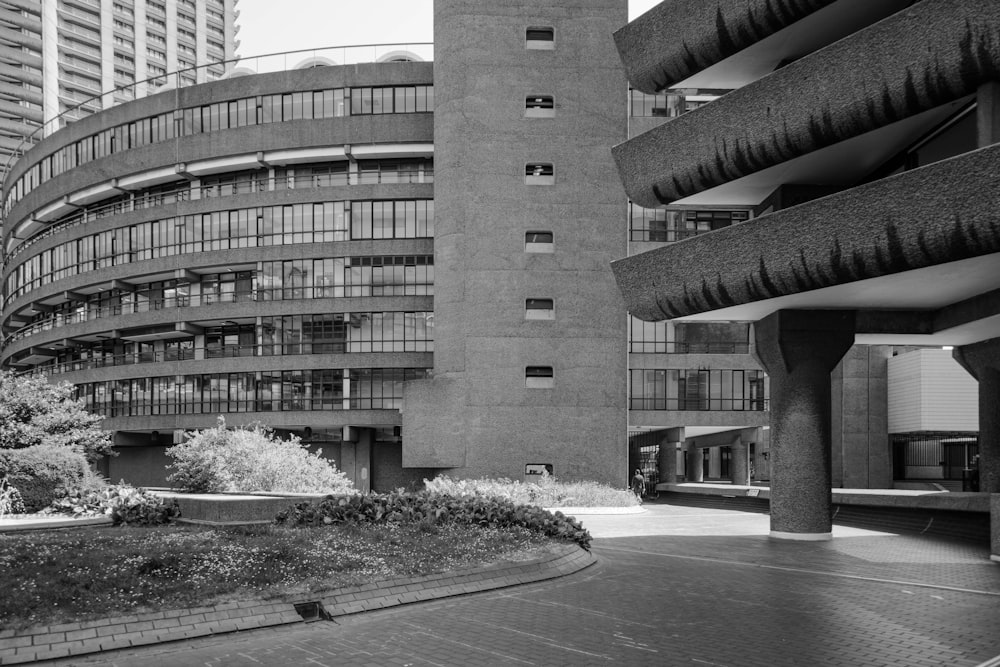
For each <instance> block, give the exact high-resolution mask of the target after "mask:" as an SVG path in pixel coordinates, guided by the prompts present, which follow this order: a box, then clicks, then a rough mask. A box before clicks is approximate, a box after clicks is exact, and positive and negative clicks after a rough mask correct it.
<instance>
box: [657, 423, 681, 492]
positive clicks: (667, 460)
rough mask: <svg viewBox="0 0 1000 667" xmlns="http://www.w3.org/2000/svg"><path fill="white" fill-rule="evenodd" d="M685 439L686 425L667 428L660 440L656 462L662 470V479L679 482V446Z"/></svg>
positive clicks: (671, 482)
mask: <svg viewBox="0 0 1000 667" xmlns="http://www.w3.org/2000/svg"><path fill="white" fill-rule="evenodd" d="M683 441H684V427H683V426H679V427H676V428H671V429H667V430H666V431H664V432H663V437H662V438H661V440H660V449H659V451H658V452H657V460H656V463H657V465H658V467H659V470H660V481H661V482H666V483H670V484H674V483H676V482H677V447H678V443H680V442H683Z"/></svg>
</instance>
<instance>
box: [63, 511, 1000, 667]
mask: <svg viewBox="0 0 1000 667" xmlns="http://www.w3.org/2000/svg"><path fill="white" fill-rule="evenodd" d="M644 509H645V510H646V511H645V512H643V513H641V514H633V515H625V516H622V515H618V516H594V515H588V516H581V517H580V518H581V520H582V521H583V523H584V525H585V526H587V528H588V529H589V530H590V531H591V533H592V534H593V535H594V537H595V540H594V543H593V553H594V554H595V555H596V557H597V562H596V563H595V564H594V565H593V566H591V567H587V568H585V569H583V570H580V571H578V572H576V573H575V574H570V575H568V576H564V577H561V578H558V579H552V580H547V581H543V582H537V583H531V584H527V585H523V586H515V587H513V588H504V589H498V590H493V591H488V592H483V593H476V594H472V595H461V596H457V597H450V598H445V599H439V600H435V601H432V602H425V603H420V604H411V605H405V606H399V607H395V608H392V609H386V610H382V611H373V612H368V613H363V614H354V615H350V616H343V617H340V618H336V619H333V620H331V621H317V622H315V623H298V624H295V625H289V626H283V627H278V628H273V629H263V630H255V631H252V632H239V633H233V634H228V635H222V636H216V637H210V638H202V639H194V640H190V641H184V642H174V643H171V644H163V645H159V646H151V647H146V648H139V649H129V650H120V651H113V652H109V653H104V654H100V655H95V656H92V657H85V658H82V659H72V660H65V661H59V662H58V663H56V664H60V665H68V664H73V665H81V664H88V665H91V664H93V665H122V666H128V665H135V664H142V665H143V667H161V666H174V665H194V664H197V665H208V666H211V667H216V666H224V665H225V666H228V665H233V666H235V665H241V666H242V665H247V664H253V665H312V666H322V665H330V666H331V667H332V666H334V665H337V666H340V665H346V666H348V667H352V666H355V665H358V666H360V665H413V666H414V667H422V666H426V665H469V664H476V663H478V664H481V665H545V666H549V665H614V664H623V665H625V664H627V665H629V666H630V667H631V666H633V665H658V666H659V665H668V666H670V665H690V666H692V667H694V666H698V667H704V666H705V665H728V666H730V667H756V666H761V667H765V666H766V667H780V666H784V665H788V666H795V667H798V666H800V665H864V666H866V667H867V666H878V665H916V666H921V665H923V666H927V667H931V666H940V665H957V666H968V667H986V665H991V666H995V665H1000V659H998V657H1000V634H998V632H997V627H998V625H997V623H998V619H1000V566H998V565H997V564H995V563H992V562H991V561H990V560H989V554H988V553H987V551H986V550H985V549H984V548H982V547H980V546H976V545H971V546H970V545H968V544H965V543H960V542H953V541H943V540H940V539H935V538H929V537H915V536H902V535H892V534H888V533H880V532H874V531H868V530H861V529H853V528H845V527H842V526H835V527H834V540H833V541H832V542H825V543H799V542H783V541H775V540H771V539H769V538H768V537H767V533H768V530H769V526H768V517H767V516H766V515H763V514H756V513H744V512H737V511H731V510H719V509H703V508H696V507H680V506H669V505H665V504H647V505H646V506H645V508H644Z"/></svg>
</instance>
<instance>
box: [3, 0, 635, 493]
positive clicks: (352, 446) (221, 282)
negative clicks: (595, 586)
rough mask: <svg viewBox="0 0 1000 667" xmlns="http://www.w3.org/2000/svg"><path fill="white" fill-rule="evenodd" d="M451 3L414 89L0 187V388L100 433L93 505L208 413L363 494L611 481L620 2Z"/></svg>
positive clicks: (330, 99) (617, 340)
mask: <svg viewBox="0 0 1000 667" xmlns="http://www.w3.org/2000/svg"><path fill="white" fill-rule="evenodd" d="M451 4H455V5H456V6H454V7H451V8H450V10H449V5H451ZM459 4H460V5H461V9H462V11H461V12H460V11H458V10H459V7H458V6H457V5H459ZM470 4H472V3H468V2H462V3H447V2H439V3H437V7H436V12H437V16H436V18H437V21H436V35H435V39H436V44H437V47H436V51H437V53H436V58H435V62H434V63H433V64H432V63H429V62H413V59H414V57H413V56H412V54H409V53H394V54H392V56H391V57H389V58H386V59H384V60H385V61H384V62H371V63H367V64H357V65H327V66H313V67H309V68H308V69H299V70H293V71H286V72H276V73H269V74H246V75H242V76H239V77H236V78H233V79H230V80H223V81H216V82H210V83H204V84H201V85H193V86H189V87H182V88H178V89H176V90H173V91H170V92H164V93H160V94H157V95H153V96H150V97H146V98H143V99H141V100H136V101H134V102H130V103H126V104H122V105H119V106H116V107H114V108H112V109H109V110H106V111H103V112H100V113H98V114H96V115H94V116H90V117H87V118H84V119H81V120H79V121H77V122H75V123H73V124H71V125H69V126H68V127H66V128H64V129H62V130H60V131H59V132H56V133H55V134H53V135H51V136H49V137H47V138H46V139H45V140H44V141H42V142H41V143H40V144H39V145H38V146H36V147H34V148H33V149H32V150H31V151H30V152H28V153H27V155H26V156H25V157H24V158H22V159H21V160H20V161H18V162H17V163H16V164H15V166H14V168H13V170H12V172H11V173H10V175H9V177H8V178H7V180H6V183H5V189H4V199H3V215H4V226H3V228H4V237H3V252H4V260H3V271H2V281H3V282H2V285H3V303H2V307H0V326H2V329H3V336H4V342H3V349H2V353H0V365H2V366H5V367H11V368H15V369H18V370H20V371H22V372H37V373H44V374H46V375H48V376H49V377H50V378H52V379H54V380H66V381H69V382H71V383H73V385H75V387H76V393H77V395H78V396H79V397H81V398H82V399H83V400H85V401H86V403H87V405H88V407H89V408H90V409H91V410H93V411H96V412H99V413H101V414H104V415H105V416H106V417H107V419H106V421H105V428H108V429H111V430H113V431H114V432H115V442H116V445H117V446H118V451H119V454H120V455H119V456H118V457H115V458H112V459H110V460H109V461H108V463H107V466H108V468H107V470H106V472H107V473H108V474H109V475H110V477H112V478H113V479H118V478H121V477H124V478H126V479H128V480H129V481H132V482H136V483H139V484H147V485H162V484H164V482H165V474H166V473H165V471H164V465H165V464H166V463H168V462H169V461H168V460H167V459H166V457H165V455H164V449H165V447H166V446H168V445H169V444H171V443H172V442H174V441H176V440H178V439H180V438H182V437H183V431H184V430H185V429H192V428H200V427H205V426H210V425H212V424H214V423H215V420H216V417H217V415H220V414H222V415H225V416H226V418H227V423H230V424H236V423H245V422H251V421H255V420H260V421H263V422H265V423H267V424H269V425H271V426H272V427H274V428H276V429H278V430H279V431H282V432H294V433H296V434H298V435H300V436H302V437H303V438H304V439H305V440H306V441H307V442H309V443H311V444H312V445H314V446H317V447H322V448H323V451H324V455H325V456H329V457H332V458H334V459H336V461H337V463H338V466H339V467H340V468H341V469H343V470H345V471H346V472H347V473H348V474H349V475H352V476H353V477H354V479H355V482H356V485H357V486H358V487H359V488H361V489H368V488H375V489H381V490H388V489H393V488H396V487H399V486H405V485H407V484H409V483H411V482H419V481H420V480H421V479H422V478H423V477H427V476H432V475H434V474H435V473H437V472H450V473H452V474H454V475H457V476H477V475H491V476H504V477H511V478H523V477H524V476H525V475H526V474H527V475H531V474H535V473H537V472H539V471H540V470H543V469H549V470H552V471H554V472H555V474H557V475H558V476H560V477H563V478H567V479H572V478H589V479H600V480H604V481H608V482H613V483H615V484H619V483H621V481H622V480H623V479H624V478H625V474H626V472H625V466H626V444H625V440H626V432H627V424H626V412H627V406H626V399H625V397H626V382H625V377H626V351H625V345H626V313H625V310H624V307H623V305H622V304H621V303H620V297H619V296H618V292H617V288H616V286H615V283H614V280H613V277H612V274H611V270H610V262H611V260H613V259H616V258H619V257H622V256H624V255H625V254H626V238H625V233H624V229H623V227H622V224H621V223H622V220H623V213H622V211H623V202H624V195H623V193H622V191H621V188H620V186H619V185H618V184H617V183H616V182H614V180H613V179H608V178H606V175H607V174H609V173H611V170H612V169H613V162H612V159H611V156H610V153H609V151H608V147H609V146H611V145H612V144H614V143H618V142H620V141H622V140H624V139H625V138H626V134H625V132H626V117H625V107H624V96H625V91H626V87H625V80H624V77H623V75H622V73H621V69H620V65H619V64H618V62H617V56H616V54H615V52H614V47H613V42H612V38H611V35H612V33H613V31H614V29H615V28H617V27H618V26H620V25H621V24H623V23H624V22H625V20H626V14H625V11H626V10H625V2H624V0H606V1H601V2H590V3H587V5H586V7H585V8H574V9H573V11H572V12H570V11H568V10H567V9H566V8H565V7H564V6H563V5H564V4H565V3H562V2H532V3H523V5H520V6H517V7H509V6H507V5H505V6H504V7H505V8H503V9H501V8H495V7H493V6H492V5H493V3H489V2H477V3H475V11H474V12H472V13H471V14H469V13H467V11H468V9H469V5H470ZM470 17H471V18H470ZM309 64H311V65H316V64H317V63H315V62H313V63H309ZM498 68H499V69H498ZM497 71H502V72H503V76H497ZM581 90H583V91H586V94H585V95H581V94H580V91H581ZM539 96H541V97H544V98H546V99H547V100H548V101H549V103H548V104H538V103H535V102H534V100H535V98H536V97H539ZM553 99H554V102H553ZM581 138H582V139H583V140H581Z"/></svg>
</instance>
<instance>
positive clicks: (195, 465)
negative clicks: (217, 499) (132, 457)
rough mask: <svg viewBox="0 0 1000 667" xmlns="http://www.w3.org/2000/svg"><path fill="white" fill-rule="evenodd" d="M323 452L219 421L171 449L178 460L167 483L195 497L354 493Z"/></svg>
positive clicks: (254, 427)
mask: <svg viewBox="0 0 1000 667" xmlns="http://www.w3.org/2000/svg"><path fill="white" fill-rule="evenodd" d="M321 453H322V452H321V451H317V452H316V453H315V454H310V453H309V451H308V450H307V449H306V448H305V446H304V445H303V444H302V441H301V440H300V439H299V438H297V437H295V436H292V437H291V438H290V439H288V440H281V439H280V438H278V437H277V436H276V435H275V434H274V432H273V431H272V430H270V429H269V428H267V427H266V426H264V425H262V424H259V423H257V424H251V425H249V426H241V427H239V428H236V429H232V430H227V429H226V422H225V419H224V418H222V417H219V423H218V424H217V425H216V426H215V428H210V429H205V430H203V431H195V432H193V433H189V434H188V440H187V442H184V443H181V444H179V445H175V446H173V447H170V448H169V449H167V455H168V456H170V457H172V458H173V460H174V462H173V463H172V464H171V465H170V466H168V467H169V468H170V469H172V470H173V471H174V472H173V473H172V474H171V475H169V476H168V477H167V480H168V481H169V482H170V483H171V484H173V485H174V486H175V487H177V488H180V489H183V490H185V491H190V492H194V493H220V492H238V493H250V492H254V491H266V492H274V491H280V492H285V493H351V492H353V491H354V486H353V484H352V483H351V481H350V480H349V479H348V478H347V476H346V475H345V474H344V473H342V472H340V471H339V470H337V467H336V465H334V463H333V462H332V461H330V460H328V459H324V458H322V457H321Z"/></svg>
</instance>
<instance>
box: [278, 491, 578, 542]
mask: <svg viewBox="0 0 1000 667" xmlns="http://www.w3.org/2000/svg"><path fill="white" fill-rule="evenodd" d="M275 521H276V522H277V523H279V524H289V525H299V526H322V525H330V524H344V523H353V524H365V523H374V524H383V523H415V524H420V525H421V526H427V527H428V529H430V527H431V526H436V525H444V524H460V525H472V526H489V527H495V528H506V527H515V526H517V527H522V528H527V529H528V530H532V531H536V532H539V533H542V534H544V535H548V536H549V537H556V538H560V539H565V540H571V541H573V542H576V543H577V544H579V545H580V546H582V547H583V548H584V549H589V548H590V540H591V537H590V533H589V532H587V530H586V529H584V527H583V526H582V525H581V524H580V522H579V521H577V520H576V519H574V518H573V517H567V516H564V515H563V513H562V512H556V513H555V514H552V513H551V512H548V511H546V510H543V509H542V508H540V507H533V506H530V505H518V504H515V503H514V502H512V501H510V500H508V499H506V498H496V497H486V496H453V495H447V494H442V493H436V492H433V491H420V492H417V493H388V494H369V495H352V496H346V497H339V498H338V497H335V496H327V497H326V498H325V499H323V500H321V501H320V502H318V503H309V502H303V503H297V504H295V505H293V506H292V507H289V508H288V509H287V510H284V511H283V512H281V513H280V514H278V516H277V517H275Z"/></svg>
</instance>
